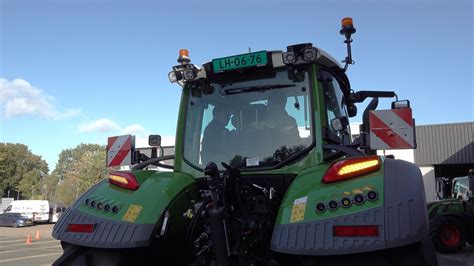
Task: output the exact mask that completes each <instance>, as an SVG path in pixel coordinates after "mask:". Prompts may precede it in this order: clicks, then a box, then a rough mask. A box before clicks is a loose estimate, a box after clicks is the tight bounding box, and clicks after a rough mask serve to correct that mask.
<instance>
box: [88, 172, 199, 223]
mask: <svg viewBox="0 0 474 266" xmlns="http://www.w3.org/2000/svg"><path fill="white" fill-rule="evenodd" d="M134 174H135V176H136V177H137V179H138V181H139V183H140V188H139V189H137V190H135V191H134V190H129V189H124V188H121V187H118V186H116V185H113V184H109V183H108V182H104V183H103V184H102V185H101V186H100V187H99V188H97V189H96V190H95V191H94V192H93V193H92V194H91V195H89V196H88V199H89V200H91V201H92V200H94V201H96V202H102V203H103V204H104V205H105V204H109V205H110V206H118V207H119V209H120V210H119V212H118V213H116V214H113V213H112V212H111V211H108V212H106V211H104V210H98V209H97V208H91V207H89V206H87V205H86V204H85V203H81V205H80V207H79V210H80V211H81V212H84V213H87V214H90V215H93V216H97V217H101V218H105V219H109V220H117V221H122V222H126V221H129V222H130V220H127V219H126V217H125V214H126V212H127V210H129V208H130V206H131V205H135V206H138V207H141V210H140V211H139V213H138V215H131V218H132V220H134V221H131V222H135V223H138V224H145V223H146V224H155V223H156V222H157V221H158V219H159V218H160V216H161V215H162V213H163V211H164V210H165V209H166V208H167V207H168V205H169V204H170V203H171V202H172V201H174V200H175V199H176V198H177V195H178V194H179V193H180V192H181V191H183V190H184V189H186V188H190V187H192V184H193V183H194V179H193V178H192V177H191V176H190V175H187V174H183V173H177V172H174V173H173V172H156V171H144V170H140V171H135V172H134ZM129 217H130V216H129Z"/></svg>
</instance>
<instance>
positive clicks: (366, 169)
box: [323, 156, 380, 183]
mask: <svg viewBox="0 0 474 266" xmlns="http://www.w3.org/2000/svg"><path fill="white" fill-rule="evenodd" d="M379 169H380V160H379V157H378V156H364V157H356V158H350V159H347V160H341V161H337V162H335V163H333V164H332V165H331V166H330V167H329V169H328V170H327V171H326V173H325V174H324V177H323V182H324V183H333V182H339V181H342V180H346V179H349V178H353V177H356V176H361V175H365V174H368V173H371V172H374V171H377V170H379Z"/></svg>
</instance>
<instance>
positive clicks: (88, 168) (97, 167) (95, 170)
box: [50, 144, 107, 205]
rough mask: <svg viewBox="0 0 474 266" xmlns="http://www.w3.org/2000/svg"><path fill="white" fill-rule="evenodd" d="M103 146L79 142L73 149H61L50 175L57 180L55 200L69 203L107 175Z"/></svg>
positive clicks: (53, 180) (52, 181) (54, 180)
mask: <svg viewBox="0 0 474 266" xmlns="http://www.w3.org/2000/svg"><path fill="white" fill-rule="evenodd" d="M105 157H106V150H105V146H100V145H97V144H80V145H78V146H77V147H75V148H73V149H66V150H63V151H62V152H61V153H60V154H59V160H58V163H57V165H56V168H55V169H54V171H53V173H52V174H51V177H50V182H51V183H52V184H54V182H58V183H59V185H58V187H57V190H56V191H55V195H56V196H55V197H54V198H55V201H57V202H58V203H62V204H65V205H69V204H70V203H71V202H72V201H73V200H74V199H75V198H77V196H78V195H80V194H81V193H83V192H84V191H86V190H87V189H88V188H90V187H91V186H92V185H94V184H95V183H97V182H98V181H100V180H102V179H103V178H105V177H106V175H107V167H106V165H105Z"/></svg>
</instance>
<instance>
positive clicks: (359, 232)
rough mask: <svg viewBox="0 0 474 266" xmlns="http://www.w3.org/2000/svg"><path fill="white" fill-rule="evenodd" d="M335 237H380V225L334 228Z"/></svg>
mask: <svg viewBox="0 0 474 266" xmlns="http://www.w3.org/2000/svg"><path fill="white" fill-rule="evenodd" d="M332 232H333V236H339V237H341V236H346V237H347V236H378V235H379V226H378V225H354V226H333V227H332Z"/></svg>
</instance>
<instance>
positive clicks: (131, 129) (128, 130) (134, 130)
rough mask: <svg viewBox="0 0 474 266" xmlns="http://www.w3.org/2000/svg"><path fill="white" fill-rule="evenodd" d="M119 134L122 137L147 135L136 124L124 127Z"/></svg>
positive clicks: (142, 128) (145, 131)
mask: <svg viewBox="0 0 474 266" xmlns="http://www.w3.org/2000/svg"><path fill="white" fill-rule="evenodd" d="M120 133H121V134H123V135H127V134H132V135H140V136H141V135H147V133H148V131H147V130H146V129H145V128H144V127H142V126H140V125H138V124H133V125H129V126H126V127H125V128H124V129H122V130H121V132H120Z"/></svg>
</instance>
